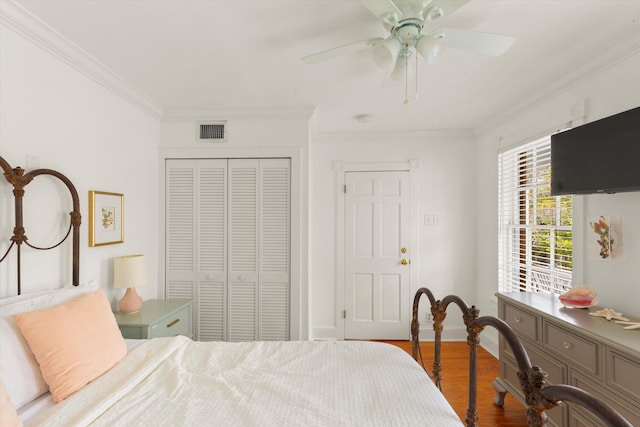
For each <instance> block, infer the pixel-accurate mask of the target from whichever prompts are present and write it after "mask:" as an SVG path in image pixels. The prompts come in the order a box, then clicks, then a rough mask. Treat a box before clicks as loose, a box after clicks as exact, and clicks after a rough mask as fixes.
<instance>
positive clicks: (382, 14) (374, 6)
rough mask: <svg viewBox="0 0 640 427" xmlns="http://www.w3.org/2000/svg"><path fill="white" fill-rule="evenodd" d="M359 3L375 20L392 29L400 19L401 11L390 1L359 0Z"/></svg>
mask: <svg viewBox="0 0 640 427" xmlns="http://www.w3.org/2000/svg"><path fill="white" fill-rule="evenodd" d="M360 3H362V5H363V6H364V7H366V8H367V9H369V12H371V13H373V14H374V16H375V17H376V18H378V19H379V20H381V21H382V22H383V23H385V24H388V25H391V26H392V27H394V26H396V25H398V21H399V20H400V18H401V17H402V11H401V10H400V9H398V6H396V5H395V3H394V2H393V1H391V0H360Z"/></svg>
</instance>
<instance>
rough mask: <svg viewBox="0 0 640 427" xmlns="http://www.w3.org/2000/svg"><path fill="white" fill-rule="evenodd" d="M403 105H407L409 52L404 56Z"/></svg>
mask: <svg viewBox="0 0 640 427" xmlns="http://www.w3.org/2000/svg"><path fill="white" fill-rule="evenodd" d="M403 104H404V105H409V54H408V52H407V55H405V56H404V101H403Z"/></svg>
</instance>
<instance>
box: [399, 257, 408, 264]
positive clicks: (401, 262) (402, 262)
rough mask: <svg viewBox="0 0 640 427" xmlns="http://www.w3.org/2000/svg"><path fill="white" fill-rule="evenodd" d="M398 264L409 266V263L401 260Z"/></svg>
mask: <svg viewBox="0 0 640 427" xmlns="http://www.w3.org/2000/svg"><path fill="white" fill-rule="evenodd" d="M400 264H402V265H407V264H409V261H407V260H406V259H404V258H402V260H401V261H400Z"/></svg>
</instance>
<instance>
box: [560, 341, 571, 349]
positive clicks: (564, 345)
mask: <svg viewBox="0 0 640 427" xmlns="http://www.w3.org/2000/svg"><path fill="white" fill-rule="evenodd" d="M562 347H563V348H565V349H567V350H568V349H570V348H571V347H572V346H571V343H570V342H568V341H564V342H563V343H562Z"/></svg>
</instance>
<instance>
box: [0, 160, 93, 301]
mask: <svg viewBox="0 0 640 427" xmlns="http://www.w3.org/2000/svg"><path fill="white" fill-rule="evenodd" d="M0 166H1V167H2V170H3V171H4V177H5V178H6V180H7V181H8V182H9V183H10V184H11V185H13V197H14V199H15V227H14V228H13V236H12V237H11V239H10V240H11V244H10V245H9V248H8V249H7V251H6V252H5V254H4V255H3V256H2V258H0V262H2V261H4V260H5V258H6V257H7V255H8V254H9V252H11V249H13V247H14V246H16V250H17V262H18V269H17V276H18V277H17V279H18V295H20V293H21V256H20V250H21V247H22V244H23V243H24V244H26V245H27V246H29V247H30V248H33V249H38V250H49V249H53V248H56V247H58V246H60V244H62V242H64V241H65V240H67V238H68V237H69V234H70V233H71V230H73V256H72V268H73V278H72V284H73V286H78V285H79V282H80V222H81V218H80V200H79V198H78V192H77V191H76V188H75V186H74V185H73V183H72V182H71V181H70V180H69V179H68V178H67V177H66V176H64V175H63V174H61V173H60V172H58V171H54V170H52V169H34V170H32V171H30V172H27V173H25V171H24V169H22V168H21V167H16V168H12V167H11V166H10V165H9V163H7V161H6V160H5V159H4V158H2V157H1V156H0ZM38 175H52V176H54V177H56V178H58V179H59V180H60V181H62V182H63V183H64V184H65V185H66V186H67V188H68V189H69V192H70V193H71V198H72V200H73V211H71V212H70V213H69V215H70V216H71V220H70V222H69V229H68V230H67V233H66V234H65V236H64V237H63V238H62V240H61V241H60V242H58V243H57V244H55V245H53V246H50V247H46V248H41V247H37V246H34V245H32V244H31V243H29V241H28V239H27V235H26V233H25V230H24V226H23V215H22V198H23V196H24V187H26V186H27V184H29V183H30V182H31V181H32V180H33V178H35V177H36V176H38Z"/></svg>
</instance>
